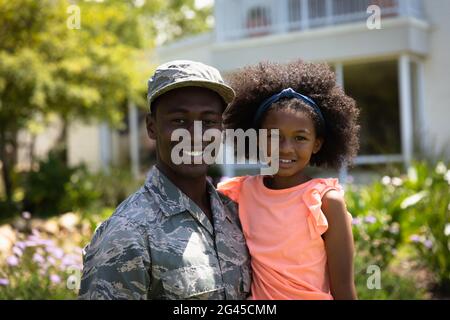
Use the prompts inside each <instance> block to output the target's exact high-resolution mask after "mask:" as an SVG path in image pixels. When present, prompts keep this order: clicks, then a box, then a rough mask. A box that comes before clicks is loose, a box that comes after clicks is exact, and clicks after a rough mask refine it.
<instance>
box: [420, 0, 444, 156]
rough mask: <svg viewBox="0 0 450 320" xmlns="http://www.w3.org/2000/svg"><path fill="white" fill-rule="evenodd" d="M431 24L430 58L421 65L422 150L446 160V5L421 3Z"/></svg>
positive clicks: (440, 0) (438, 1)
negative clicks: (424, 135)
mask: <svg viewBox="0 0 450 320" xmlns="http://www.w3.org/2000/svg"><path fill="white" fill-rule="evenodd" d="M424 2H425V6H426V10H427V14H428V18H429V20H430V22H431V25H432V27H431V33H430V54H429V56H428V58H427V59H426V60H425V64H424V73H425V77H424V78H425V79H424V86H425V90H424V91H425V92H424V105H425V108H424V109H425V110H424V111H425V112H424V119H423V120H424V125H425V128H424V129H425V134H426V136H427V139H426V143H425V147H427V148H428V150H429V151H430V152H433V153H440V152H442V151H444V149H446V153H447V157H449V158H450V1H448V0H432V1H424Z"/></svg>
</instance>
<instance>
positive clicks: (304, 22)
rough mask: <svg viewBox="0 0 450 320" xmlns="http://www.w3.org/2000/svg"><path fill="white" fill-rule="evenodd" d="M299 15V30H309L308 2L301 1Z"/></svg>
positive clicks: (305, 0)
mask: <svg viewBox="0 0 450 320" xmlns="http://www.w3.org/2000/svg"><path fill="white" fill-rule="evenodd" d="M300 15H301V20H300V23H301V29H302V30H307V29H309V0H301V5H300Z"/></svg>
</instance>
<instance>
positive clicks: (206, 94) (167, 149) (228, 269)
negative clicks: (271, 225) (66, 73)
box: [79, 61, 251, 299]
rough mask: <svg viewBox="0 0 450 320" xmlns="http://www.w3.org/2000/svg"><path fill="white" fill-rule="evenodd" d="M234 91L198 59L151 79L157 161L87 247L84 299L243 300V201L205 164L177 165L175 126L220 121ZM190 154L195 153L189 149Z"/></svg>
mask: <svg viewBox="0 0 450 320" xmlns="http://www.w3.org/2000/svg"><path fill="white" fill-rule="evenodd" d="M233 97H234V91H233V90H232V89H231V88H230V87H228V86H227V85H226V84H224V82H223V80H222V78H221V76H220V74H219V72H218V71H217V70H216V69H215V68H213V67H210V66H207V65H204V64H202V63H198V62H193V61H173V62H169V63H166V64H164V65H161V66H159V67H158V68H157V70H156V72H155V74H154V75H153V76H152V77H151V78H150V80H149V82H148V103H149V106H150V113H149V114H148V116H147V131H148V135H149V137H150V138H152V139H155V140H156V154H157V160H156V165H155V166H154V167H153V168H152V169H151V170H150V172H149V174H148V177H147V180H146V182H145V184H144V185H143V186H142V187H141V188H140V190H138V191H137V192H136V193H134V194H133V195H131V196H130V197H129V198H128V199H127V200H125V201H124V202H123V203H122V204H120V205H119V207H118V208H117V209H116V211H115V212H114V214H113V215H112V216H111V217H110V218H109V219H108V220H107V221H105V222H104V223H102V224H101V225H100V227H99V228H98V229H97V230H96V232H95V234H94V236H93V238H92V241H91V242H90V244H89V245H88V246H86V248H85V250H84V255H83V260H84V268H83V275H82V280H81V288H80V292H79V297H80V299H245V298H246V297H247V296H248V294H249V291H250V280H251V276H250V260H249V255H248V249H247V247H246V244H245V239H244V236H243V234H242V229H241V225H240V223H239V220H238V215H237V206H236V204H235V203H234V202H232V201H231V200H230V199H229V198H227V197H225V196H224V195H222V194H219V193H217V192H216V190H215V189H214V187H213V185H212V184H211V183H210V182H209V181H208V180H207V178H206V173H207V168H208V166H207V165H206V164H204V163H200V164H180V165H175V164H174V163H173V162H172V159H171V150H172V148H173V146H174V144H176V142H174V141H171V134H172V132H173V131H174V130H175V129H180V128H183V129H186V130H188V131H189V132H190V134H191V135H193V134H194V130H193V128H194V121H202V124H203V127H205V128H206V129H209V128H213V129H214V128H217V129H221V127H222V113H223V111H224V108H225V107H226V106H227V104H228V103H229V102H230V101H231V100H232V99H233ZM189 155H191V156H193V157H194V155H193V154H192V153H189Z"/></svg>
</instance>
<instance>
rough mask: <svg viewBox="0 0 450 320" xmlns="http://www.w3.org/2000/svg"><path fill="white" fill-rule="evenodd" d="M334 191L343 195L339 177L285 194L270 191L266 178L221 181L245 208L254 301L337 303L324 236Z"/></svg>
mask: <svg viewBox="0 0 450 320" xmlns="http://www.w3.org/2000/svg"><path fill="white" fill-rule="evenodd" d="M332 189H333V190H338V191H340V192H342V193H343V190H342V188H341V186H340V185H339V183H338V180H337V179H312V180H310V181H308V182H305V183H303V184H301V185H298V186H295V187H292V188H288V189H283V190H272V189H269V188H267V187H266V186H265V185H264V183H263V177H262V176H245V177H237V178H233V179H230V180H228V181H225V182H222V183H219V185H218V190H219V191H221V192H222V193H224V194H226V195H227V196H228V197H230V198H231V199H232V200H234V201H235V202H237V203H238V204H239V217H240V220H241V223H242V229H243V232H244V236H245V238H246V240H247V246H248V248H249V251H250V254H251V257H252V262H251V263H252V270H253V281H252V287H251V288H252V296H251V299H256V300H269V299H276V300H289V299H295V300H302V299H320V300H328V299H333V297H332V296H331V293H330V285H329V279H328V269H327V255H326V251H325V243H324V241H323V239H322V237H321V236H322V234H323V233H325V231H326V230H327V229H328V222H327V219H326V217H325V215H324V213H323V212H322V210H321V206H322V197H323V195H324V194H325V193H326V192H328V191H330V190H332Z"/></svg>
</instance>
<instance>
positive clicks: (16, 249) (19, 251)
mask: <svg viewBox="0 0 450 320" xmlns="http://www.w3.org/2000/svg"><path fill="white" fill-rule="evenodd" d="M12 251H13V253H14V254H15V255H16V256H18V257H21V256H22V254H23V251H22V249H20V248H19V247H16V246H14V247H13V249H12Z"/></svg>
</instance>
